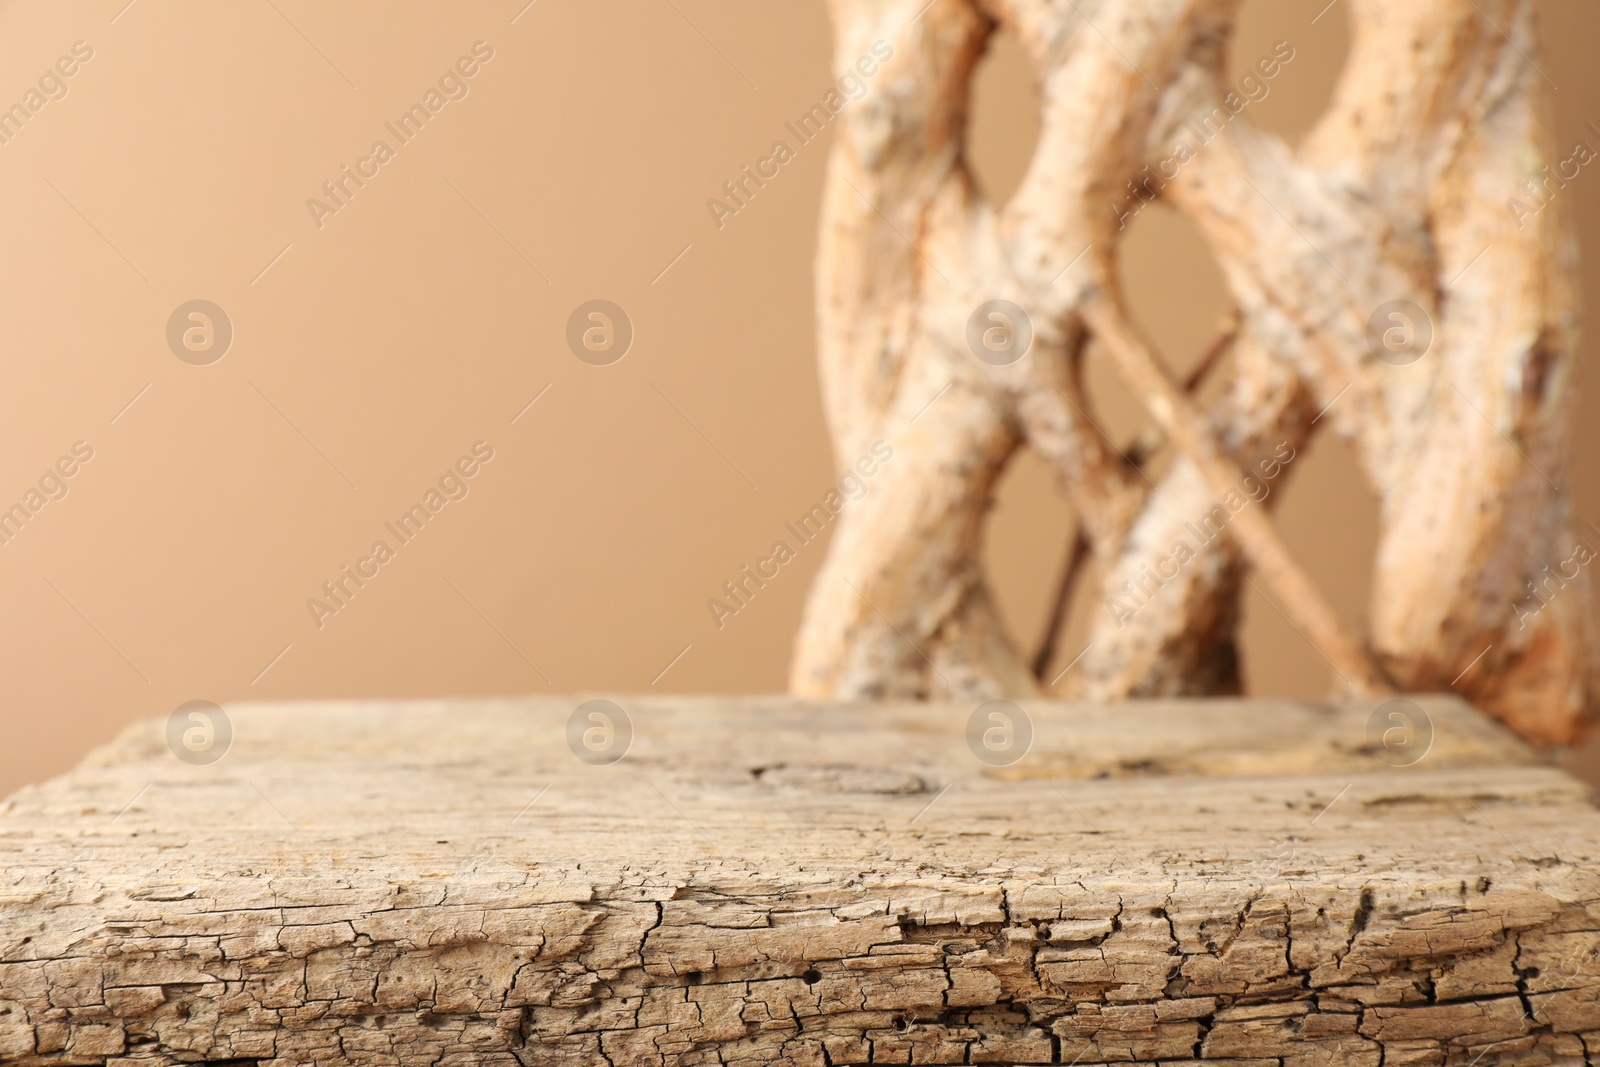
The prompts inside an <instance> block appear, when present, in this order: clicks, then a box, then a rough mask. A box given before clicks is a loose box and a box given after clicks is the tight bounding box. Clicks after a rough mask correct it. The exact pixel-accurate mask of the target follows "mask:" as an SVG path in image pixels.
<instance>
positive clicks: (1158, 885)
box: [0, 698, 1600, 1067]
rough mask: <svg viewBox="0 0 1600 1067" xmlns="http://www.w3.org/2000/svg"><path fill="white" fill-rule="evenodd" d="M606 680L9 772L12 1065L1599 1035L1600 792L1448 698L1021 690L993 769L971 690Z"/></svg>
mask: <svg viewBox="0 0 1600 1067" xmlns="http://www.w3.org/2000/svg"><path fill="white" fill-rule="evenodd" d="M618 702H619V703H620V704H622V705H623V706H624V707H625V708H626V709H627V710H628V711H629V712H630V713H631V717H632V723H633V730H634V735H635V736H634V740H633V743H632V748H631V751H630V752H629V753H628V755H627V756H626V758H624V759H622V760H621V761H620V762H618V763H616V764H614V765H611V766H589V765H586V764H585V763H582V762H580V761H579V760H578V759H577V758H575V757H574V755H573V754H572V752H571V751H569V748H568V744H567V740H566V737H567V725H568V717H569V714H570V712H571V711H572V709H573V707H574V705H575V704H576V703H577V701H576V700H574V701H571V702H561V701H552V700H539V701H520V700H518V701H513V700H505V701H492V702H491V701H473V702H464V701H463V702H435V703H411V704H381V703H369V704H359V705H356V704H302V705H291V706H258V707H242V706H241V707H234V708H231V709H229V710H230V712H231V717H232V722H233V727H234V733H235V736H234V740H233V744H232V748H231V750H230V751H229V752H228V753H227V755H226V756H225V757H224V758H222V759H221V760H220V761H219V762H217V763H215V764H214V765H212V766H208V767H195V766H189V765H186V764H184V763H181V762H179V761H178V760H177V759H175V758H174V757H173V756H172V755H171V754H170V753H169V751H168V749H167V742H166V735H165V723H149V724H144V725H141V726H138V727H136V728H134V729H132V730H130V731H129V732H128V733H126V734H125V735H124V736H123V737H122V738H120V739H119V740H118V741H117V742H115V743H114V744H112V745H110V746H108V747H107V748H105V749H102V750H100V751H99V752H97V753H96V754H95V755H94V756H92V757H91V758H90V760H89V761H88V762H87V763H86V764H85V765H84V766H83V767H81V768H80V769H79V770H77V771H75V772H73V773H72V774H70V775H68V776H66V777H63V778H60V779H57V780H55V781H52V782H50V783H48V784H46V785H43V786H38V787H33V788H29V789H26V790H24V791H22V792H21V793H19V794H17V795H16V796H15V797H13V798H11V799H10V800H9V801H8V802H7V803H6V805H5V806H4V810H3V812H0V856H3V870H4V887H3V890H0V1060H3V1061H4V1062H7V1063H24V1064H26V1063H49V1064H65V1063H75V1064H80V1063H102V1062H112V1061H117V1062H130V1063H132V1062H137V1063H173V1062H195V1061H199V1060H209V1061H217V1060H229V1061H235V1062H242V1063H252V1064H265V1063H273V1064H285V1065H286V1064H290V1063H418V1064H422V1063H427V1064H450V1063H456V1064H465V1063H490V1064H497V1063H503V1064H513V1063H525V1064H535V1063H537V1064H617V1065H623V1064H666V1063H672V1064H687V1063H727V1064H734V1063H741V1064H763V1065H764V1064H827V1063H832V1064H845V1063H867V1062H873V1063H1006V1064H1024V1063H1027V1064H1032V1063H1060V1064H1070V1063H1077V1064H1091V1063H1109V1062H1125V1061H1130V1060H1132V1061H1139V1062H1150V1061H1159V1062H1166V1063H1186V1062H1190V1061H1193V1060H1196V1059H1203V1060H1205V1061H1207V1062H1213V1061H1217V1062H1231V1063H1234V1064H1236V1065H1238V1064H1244V1063H1249V1064H1336V1063H1337V1064H1373V1065H1376V1064H1380V1063H1382V1064H1385V1065H1391V1067H1392V1065H1395V1064H1446V1063H1449V1064H1469V1063H1481V1064H1485V1065H1488V1064H1501V1063H1527V1064H1533V1063H1572V1064H1580V1063H1590V1062H1596V1061H1600V959H1597V956H1596V952H1597V948H1600V934H1597V931H1600V865H1597V864H1600V813H1597V812H1596V810H1595V807H1594V805H1593V803H1592V801H1591V799H1590V797H1589V796H1588V794H1587V793H1586V791H1585V790H1584V789H1583V787H1581V786H1580V785H1579V784H1578V783H1576V782H1575V781H1573V780H1572V779H1570V778H1568V777H1566V776H1564V775H1563V774H1561V773H1559V772H1558V771H1555V770H1553V769H1550V768H1548V767H1546V766H1544V765H1542V764H1540V763H1538V762H1537V761H1536V760H1535V759H1534V757H1533V756H1532V755H1531V754H1530V753H1529V752H1528V750H1527V749H1525V748H1524V747H1523V746H1522V745H1521V744H1520V743H1519V742H1517V741H1515V740H1513V739H1511V738H1510V736H1509V735H1507V734H1506V733H1504V732H1503V731H1502V730H1501V729H1500V728H1499V727H1497V726H1493V725H1490V724H1489V722H1488V721H1487V720H1485V719H1482V718H1480V717H1478V716H1477V715H1475V714H1474V713H1472V712H1470V711H1468V710H1466V709H1465V708H1464V707H1462V706H1461V705H1459V704H1456V703H1454V702H1451V701H1447V700H1424V701H1422V702H1421V703H1422V704H1423V706H1424V708H1425V709H1426V711H1427V714H1428V716H1429V718H1431V721H1432V727H1433V730H1432V733H1433V736H1432V741H1431V746H1430V745H1428V744H1427V743H1426V741H1425V740H1424V739H1420V738H1421V737H1422V735H1421V734H1419V735H1417V737H1418V738H1419V739H1414V740H1413V742H1412V744H1411V746H1410V747H1408V748H1401V749H1397V750H1394V751H1391V750H1388V749H1385V748H1384V747H1383V745H1381V744H1377V745H1375V744H1373V743H1372V742H1371V741H1370V740H1369V735H1368V720H1369V711H1370V710H1371V708H1370V706H1363V707H1351V708H1345V709H1342V710H1341V709H1328V708H1320V707H1312V706H1301V705H1292V704H1284V703H1272V702H1253V703H1238V702H1222V701H1219V702H1208V703H1181V702H1164V703H1151V704H1131V705H1121V706H1114V707H1081V706H1070V705H1061V704H1046V703H1042V702H1039V703H1029V704H1027V706H1026V707H1027V712H1028V713H1029V717H1030V719H1031V723H1032V728H1033V734H1034V738H1033V743H1032V748H1031V750H1030V751H1029V752H1028V754H1027V755H1026V756H1025V757H1023V758H1022V759H1021V760H1020V761H1019V762H1017V763H1015V764H1014V765H1012V766H1009V767H991V766H988V765H986V764H985V763H982V762H980V761H979V760H978V759H977V758H976V757H975V756H974V754H973V752H972V751H970V750H969V748H968V743H967V741H966V735H967V725H968V718H969V715H970V714H971V712H972V711H973V708H972V707H971V706H970V705H969V706H954V705H935V706H911V705H900V706H847V705H815V704H805V703H802V702H798V701H793V700H789V699H781V698H761V699H716V700H712V699H690V698H683V699H676V700H672V699H654V700H649V701H645V700H638V701H635V700H630V699H627V698H618ZM1424 753H1425V754H1424ZM1385 760H1388V761H1390V762H1397V763H1410V764H1411V765H1410V766H1390V765H1388V763H1386V762H1385ZM121 1058H126V1059H125V1060H124V1059H121Z"/></svg>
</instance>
